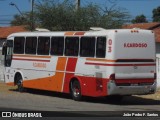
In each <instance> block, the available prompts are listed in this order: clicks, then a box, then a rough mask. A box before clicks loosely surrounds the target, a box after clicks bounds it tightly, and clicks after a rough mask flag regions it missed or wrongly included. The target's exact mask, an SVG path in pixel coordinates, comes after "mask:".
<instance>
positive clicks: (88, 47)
mask: <svg viewBox="0 0 160 120" xmlns="http://www.w3.org/2000/svg"><path fill="white" fill-rule="evenodd" d="M80 48H81V49H80V56H81V57H94V55H95V37H81V45H80Z"/></svg>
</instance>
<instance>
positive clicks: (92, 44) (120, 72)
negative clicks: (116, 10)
mask: <svg viewBox="0 0 160 120" xmlns="http://www.w3.org/2000/svg"><path fill="white" fill-rule="evenodd" d="M3 55H4V59H5V60H4V61H5V62H4V67H5V83H6V84H7V85H13V86H15V85H17V86H18V90H19V91H22V90H23V88H32V89H39V90H47V91H54V92H61V93H70V94H71V96H72V98H73V99H74V100H81V98H82V97H83V96H91V97H105V96H116V95H117V96H125V95H145V94H153V93H155V91H156V55H155V38H154V33H153V32H152V31H150V30H142V29H136V28H135V29H117V30H115V29H114V30H106V29H93V30H90V31H64V32H51V31H46V32H42V31H36V32H20V33H13V34H11V35H9V36H8V38H7V40H6V42H5V43H4V45H3Z"/></svg>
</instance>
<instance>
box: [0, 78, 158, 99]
mask: <svg viewBox="0 0 160 120" xmlns="http://www.w3.org/2000/svg"><path fill="white" fill-rule="evenodd" d="M16 88H17V87H16V86H8V85H6V84H5V83H4V82H2V81H0V91H1V92H3V93H12V92H13V91H12V90H14V89H15V90H16ZM135 96H138V97H142V98H148V99H153V100H160V88H158V89H157V91H156V93H155V94H149V95H135Z"/></svg>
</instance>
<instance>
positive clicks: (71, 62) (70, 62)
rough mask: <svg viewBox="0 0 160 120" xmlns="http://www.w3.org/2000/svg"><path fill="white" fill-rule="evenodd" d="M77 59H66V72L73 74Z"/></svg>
mask: <svg viewBox="0 0 160 120" xmlns="http://www.w3.org/2000/svg"><path fill="white" fill-rule="evenodd" d="M76 64H77V58H68V62H67V67H66V71H70V72H75V68H76Z"/></svg>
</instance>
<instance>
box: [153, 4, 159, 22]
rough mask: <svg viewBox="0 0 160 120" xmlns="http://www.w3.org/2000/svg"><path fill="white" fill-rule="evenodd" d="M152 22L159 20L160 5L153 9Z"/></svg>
mask: <svg viewBox="0 0 160 120" xmlns="http://www.w3.org/2000/svg"><path fill="white" fill-rule="evenodd" d="M152 13H153V17H152V18H153V22H160V6H159V7H157V8H155V9H153V11H152Z"/></svg>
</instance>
